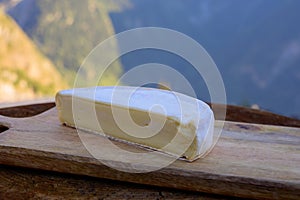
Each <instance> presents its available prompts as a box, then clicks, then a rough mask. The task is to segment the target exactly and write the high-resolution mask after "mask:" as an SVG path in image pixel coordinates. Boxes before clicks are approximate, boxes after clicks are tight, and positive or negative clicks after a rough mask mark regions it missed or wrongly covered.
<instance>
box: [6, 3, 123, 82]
mask: <svg viewBox="0 0 300 200" xmlns="http://www.w3.org/2000/svg"><path fill="white" fill-rule="evenodd" d="M28 4H30V6H31V7H32V8H34V9H32V10H31V12H30V13H29V12H28V13H26V15H25V16H24V12H21V10H22V9H23V6H28ZM123 6H126V1H109V0H105V1H103V0H97V1H95V0H86V1H82V0H64V1H61V0H43V1H27V0H24V1H22V2H21V3H20V4H19V5H18V6H16V7H15V8H14V9H12V10H11V14H12V16H13V17H14V18H15V19H16V21H17V22H20V21H23V24H21V26H22V28H23V29H24V30H25V32H26V33H27V34H28V35H29V36H30V37H31V38H32V39H33V41H34V42H35V43H36V44H37V45H38V47H39V48H40V49H41V51H42V52H43V53H44V54H45V55H47V56H48V57H49V58H50V59H51V60H52V61H53V62H54V64H55V65H56V66H57V68H58V70H59V71H60V72H61V73H62V74H63V75H64V78H65V79H66V80H67V81H68V83H69V85H73V82H74V78H75V74H76V72H77V70H78V69H79V67H80V65H81V64H82V62H83V61H84V58H85V57H86V56H87V55H88V54H89V53H90V52H91V50H92V49H93V48H94V47H95V46H96V45H98V44H99V43H100V42H102V41H104V40H105V39H106V38H108V37H109V36H111V35H113V34H114V29H113V25H112V23H111V20H110V16H109V12H110V11H118V10H120V9H122V7H123ZM114 45H115V46H116V44H114ZM112 49H115V50H108V52H107V56H109V57H111V56H113V57H115V56H116V55H117V53H118V52H117V48H112ZM97 67H103V66H97ZM92 73H93V70H92V69H91V70H90V71H87V72H86V73H84V74H81V75H84V77H81V78H82V79H84V80H88V79H89V77H88V75H89V74H92ZM121 73H122V67H121V64H120V62H119V61H116V62H114V63H113V64H112V65H111V66H110V70H108V71H107V72H106V73H105V75H104V79H103V80H102V81H101V84H105V85H110V84H115V83H116V81H117V79H118V77H119V75H120V74H121Z"/></svg>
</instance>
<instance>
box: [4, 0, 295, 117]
mask: <svg viewBox="0 0 300 200" xmlns="http://www.w3.org/2000/svg"><path fill="white" fill-rule="evenodd" d="M0 5H1V7H2V9H3V10H5V11H6V14H7V15H9V16H7V15H5V13H2V14H1V15H2V17H1V19H0V20H1V21H0V28H1V29H0V35H1V34H3V33H2V32H3V31H1V30H2V29H3V27H7V26H11V25H8V24H13V27H14V28H13V31H12V32H13V33H15V32H16V33H18V32H19V33H20V34H22V35H23V36H24V37H22V41H25V40H26V42H28V43H30V44H32V46H33V47H32V49H35V52H33V51H29V50H26V48H24V47H25V46H24V45H23V44H22V42H21V41H20V42H16V43H18V44H19V46H15V47H14V48H13V49H14V51H15V52H17V53H11V52H8V51H7V50H6V51H5V52H4V51H3V49H8V48H9V46H10V44H8V42H7V41H9V40H8V39H7V38H5V37H4V36H2V35H1V41H0V46H1V49H0V69H1V74H0V77H1V79H0V81H1V83H0V87H3V84H2V82H4V81H6V82H5V83H6V85H9V84H10V86H9V87H10V88H17V85H18V84H19V83H18V84H17V83H16V81H14V80H15V79H11V80H7V79H10V78H7V77H22V76H24V77H30V76H29V75H30V73H29V70H28V69H27V68H26V67H18V66H19V65H21V64H20V63H22V64H24V65H26V66H27V67H31V68H34V70H33V71H44V70H43V69H44V68H45V67H44V68H43V67H42V66H43V64H39V63H35V64H30V63H29V61H24V60H23V59H25V58H26V59H30V60H32V61H30V62H36V61H33V60H37V59H38V58H37V57H39V59H40V58H43V60H44V61H43V62H46V63H48V65H49V66H48V68H49V69H50V68H51V70H53V71H51V72H50V71H49V72H46V71H44V72H43V73H44V74H47V75H43V74H42V72H41V74H40V75H39V78H38V79H36V81H33V82H32V81H31V82H30V81H29V83H28V84H27V85H28V88H31V89H28V90H31V91H32V92H31V93H32V94H33V95H48V94H54V93H55V92H53V91H54V90H56V88H63V87H66V85H65V84H67V85H68V86H69V87H72V84H73V81H74V78H75V74H76V72H77V70H78V68H79V67H80V65H81V64H82V62H83V60H84V58H85V57H86V56H87V55H88V54H89V52H90V51H91V50H92V49H93V48H94V47H95V46H96V45H97V44H98V43H100V42H101V41H103V40H105V39H106V38H108V37H109V36H111V35H114V34H115V33H119V32H122V31H124V30H128V29H131V28H137V27H144V26H158V27H165V28H171V29H174V30H177V31H180V32H182V33H184V34H186V35H188V36H190V37H192V38H193V39H195V40H196V41H197V42H199V43H200V44H201V45H202V46H203V47H204V48H205V49H206V50H207V51H208V53H209V54H210V55H211V57H212V58H213V59H214V61H215V62H216V64H217V66H218V68H219V70H220V72H221V74H222V76H223V79H224V82H225V87H226V93H227V98H228V103H229V104H236V105H244V106H251V105H253V104H257V105H259V107H261V108H262V109H265V110H269V111H272V112H275V113H279V114H284V115H287V116H298V117H299V116H300V89H299V86H300V66H299V65H300V27H299V26H298V25H297V24H299V21H300V12H299V8H300V1H298V0H285V1H282V0H252V1H248V0H226V1H220V0H164V1H159V2H158V1H153V0H114V1H109V0H86V1H81V0H63V1H59V0H0ZM10 17H11V18H13V19H14V20H15V22H16V23H17V24H18V25H19V27H21V29H22V30H23V31H24V32H25V33H26V35H25V34H23V33H22V30H21V29H20V28H19V27H17V25H16V23H15V22H13V20H11V18H10ZM5 21H9V22H10V23H7V22H5ZM8 35H12V34H8ZM13 40H14V41H17V39H13ZM30 40H31V41H30ZM10 48H11V47H10ZM119 48H122V47H121V46H120V47H119ZM21 50H22V51H24V52H20V51H21ZM3 52H4V53H3ZM25 52H26V54H25ZM117 53H118V52H111V54H115V55H117ZM14 54H16V55H18V58H17V59H16V58H15V57H13V56H12V55H14ZM34 55H39V56H36V57H34ZM21 57H23V58H21ZM3 58H6V59H3ZM8 61H10V63H9V64H6V63H7V62H8ZM149 62H157V63H161V64H166V65H169V66H171V67H173V68H175V69H177V70H178V71H179V72H181V73H182V74H183V75H185V76H186V77H187V78H188V80H189V81H190V82H191V83H192V84H193V85H194V88H195V90H196V92H197V95H198V97H199V98H200V99H204V100H207V101H209V100H210V99H209V95H208V92H207V89H206V87H205V84H204V83H203V80H202V78H201V76H200V75H198V74H197V73H195V70H193V68H192V66H190V65H189V64H188V63H187V62H186V61H184V60H183V59H180V58H178V57H176V56H175V55H173V54H169V53H167V52H161V51H155V50H145V51H135V52H132V53H130V54H127V55H125V56H123V57H122V58H121V59H120V60H116V61H115V62H114V63H113V64H112V65H111V67H110V68H109V70H108V71H107V72H106V74H105V80H102V82H101V84H102V85H110V84H114V83H116V81H117V80H118V77H119V76H120V75H121V74H122V73H125V72H126V71H128V70H130V69H132V68H133V67H135V66H137V65H140V64H144V63H149ZM18 63H19V64H18ZM26 63H27V64H26ZM7 65H9V66H10V67H8V66H7ZM44 65H45V64H44ZM50 66H51V67H50ZM48 68H47V69H48ZM7 69H10V71H9V70H7ZM14 70H15V71H19V72H13V73H15V74H16V75H14V76H12V75H9V74H7V72H6V71H9V73H12V72H11V71H14ZM57 71H58V72H59V73H60V74H61V75H59V74H58V72H57ZM93 73H94V71H87V72H85V76H86V77H89V76H90V75H91V74H93ZM20 74H23V75H20ZM50 74H51V75H50ZM49 77H50V78H52V79H53V80H52V84H55V85H59V87H56V86H51V87H50V86H49V87H47V88H54V89H52V91H50V90H49V91H44V89H41V88H40V87H33V86H32V85H34V84H37V83H38V84H40V85H43V84H42V82H46V80H47V78H49ZM61 77H63V80H62V78H61ZM17 79H20V78H17ZM54 79H56V80H55V81H54ZM34 80H35V79H34ZM54 82H55V83H54ZM64 82H66V83H64ZM33 83H34V84H33ZM45 84H46V83H45ZM125 84H126V83H125ZM5 87H6V88H8V86H5ZM2 90H3V89H2ZM16 90H18V91H20V90H22V89H16ZM22 91H23V92H24V93H27V92H25V90H22ZM17 93H18V92H17ZM17 93H16V94H17ZM7 99H13V98H7Z"/></svg>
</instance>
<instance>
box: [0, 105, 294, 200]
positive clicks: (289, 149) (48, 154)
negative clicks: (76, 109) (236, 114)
mask: <svg viewBox="0 0 300 200" xmlns="http://www.w3.org/2000/svg"><path fill="white" fill-rule="evenodd" d="M0 124H1V125H3V126H6V127H8V128H9V129H8V130H6V131H4V132H2V133H0V163H1V164H5V165H13V166H21V167H29V168H36V169H43V170H51V171H58V172H64V173H73V174H81V175H88V176H93V177H99V178H107V179H113V180H120V181H127V182H134V183H142V184H149V185H155V186H162V187H171V188H177V189H184V190H193V191H200V192H208V193H214V194H222V195H230V196H237V197H250V198H259V199H261V198H265V199H274V198H275V199H276V198H278V199H299V196H300V129H299V128H289V127H280V126H268V125H257V124H246V123H234V122H226V123H225V127H224V129H223V131H222V134H221V138H220V140H219V141H218V143H217V145H216V146H215V148H214V149H213V151H212V152H211V153H210V154H209V155H208V156H207V157H205V158H203V159H200V160H197V161H196V162H193V163H188V162H185V161H180V160H178V161H176V162H174V163H173V164H171V165H170V166H168V167H165V168H163V169H161V170H159V171H154V172H150V173H126V172H121V171H117V170H115V169H112V168H109V167H107V166H105V165H103V164H102V163H101V162H100V161H98V160H97V159H95V158H93V157H92V156H91V155H90V154H89V152H88V151H87V150H86V149H85V147H84V145H83V144H82V143H81V141H80V139H79V136H78V134H77V132H76V130H75V129H72V128H69V127H66V126H63V125H61V124H60V123H59V121H58V118H57V112H56V109H55V108H53V109H51V110H49V111H46V112H45V113H42V114H40V115H37V116H34V117H30V118H21V119H17V118H8V117H3V116H0ZM219 128H220V127H219V123H218V122H216V124H215V129H216V130H218V129H219ZM1 129H2V130H4V129H3V128H1ZM1 129H0V130H1ZM87 134H89V135H90V136H91V140H93V137H98V139H97V142H99V141H100V142H101V136H96V135H93V134H90V133H87ZM99 137H100V139H99ZM103 141H105V140H103ZM119 145H120V146H121V147H122V148H124V149H128V150H133V148H138V147H133V146H129V145H126V144H123V143H120V144H119ZM112 162H117V161H116V160H115V159H114V158H112ZM119 164H120V165H124V164H127V163H119Z"/></svg>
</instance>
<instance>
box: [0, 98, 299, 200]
mask: <svg viewBox="0 0 300 200" xmlns="http://www.w3.org/2000/svg"><path fill="white" fill-rule="evenodd" d="M53 106H54V104H53V103H44V104H38V105H30V106H22V107H13V108H5V109H0V114H1V115H6V116H12V117H25V116H32V115H35V114H38V113H40V112H42V111H44V110H46V109H49V108H51V107H53ZM227 112H228V115H227V120H230V121H236V120H239V121H244V122H253V123H258V122H260V121H261V122H264V123H267V124H268V123H269V124H273V125H282V126H284V125H286V126H295V127H300V121H299V120H295V119H289V118H286V117H282V116H278V115H274V114H271V113H267V112H261V111H257V110H251V109H245V108H240V107H234V106H230V107H229V108H228V110H227ZM255 120H256V121H255ZM1 129H3V128H1V127H0V132H1ZM0 169H1V170H0V178H1V179H0V180H1V181H0V199H24V198H36V199H39V198H43V199H45V198H50V199H51V198H54V199H57V198H61V199H65V198H67V199H70V198H73V199H76V198H85V199H182V198H185V199H228V198H230V197H224V196H218V195H211V194H205V193H198V192H188V191H182V190H174V189H168V188H161V187H153V186H146V185H138V184H132V183H124V182H118V181H111V180H106V179H99V178H91V177H87V176H79V175H70V174H63V173H55V172H49V171H41V170H33V169H25V168H17V167H11V166H0Z"/></svg>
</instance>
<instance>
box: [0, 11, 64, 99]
mask: <svg viewBox="0 0 300 200" xmlns="http://www.w3.org/2000/svg"><path fill="white" fill-rule="evenodd" d="M0 37H1V40H0V47H1V48H0V71H1V73H0V89H1V92H3V95H1V96H0V101H15V100H25V99H32V98H36V97H45V96H54V95H55V93H56V92H57V91H58V90H60V89H63V88H65V87H66V86H67V84H66V82H65V81H63V79H62V77H61V75H60V74H59V72H58V71H57V70H56V68H55V66H54V65H53V64H52V63H51V61H50V60H49V59H48V58H46V57H45V56H44V55H43V54H41V53H40V52H39V50H38V49H37V47H36V46H35V45H34V44H33V42H32V41H30V39H29V38H28V37H27V36H26V34H25V33H24V32H23V31H22V29H20V28H19V27H18V25H17V24H16V23H15V22H14V21H13V20H12V19H11V18H10V17H8V16H7V15H5V14H4V13H2V12H0Z"/></svg>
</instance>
